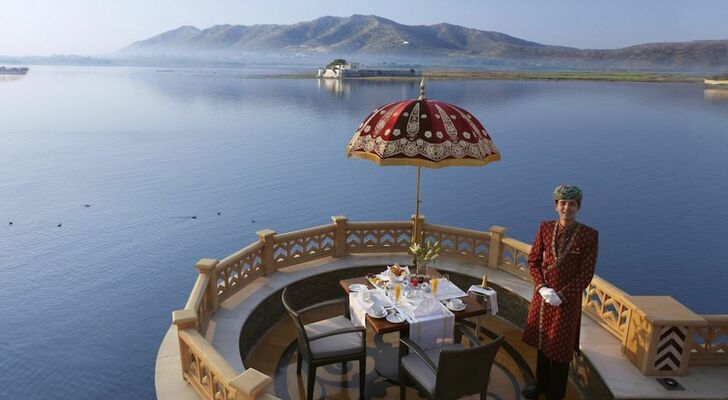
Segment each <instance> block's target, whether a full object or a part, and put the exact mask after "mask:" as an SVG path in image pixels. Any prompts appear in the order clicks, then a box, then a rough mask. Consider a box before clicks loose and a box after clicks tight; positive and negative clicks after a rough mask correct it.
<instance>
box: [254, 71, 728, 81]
mask: <svg viewBox="0 0 728 400" xmlns="http://www.w3.org/2000/svg"><path fill="white" fill-rule="evenodd" d="M268 77H278V78H292V79H296V78H299V79H307V78H314V77H315V74H308V73H306V74H287V75H276V76H268ZM422 77H424V78H425V79H433V80H554V81H560V80H571V81H615V82H690V83H702V82H703V79H705V76H699V75H688V74H676V73H654V72H632V71H478V70H426V69H425V70H423V71H422ZM347 79H358V80H362V79H365V80H379V81H386V80H408V79H409V80H411V79H415V80H419V79H420V78H419V77H417V78H401V77H371V78H347ZM714 79H715V78H714ZM724 79H728V78H724Z"/></svg>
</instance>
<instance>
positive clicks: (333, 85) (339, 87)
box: [318, 78, 352, 96]
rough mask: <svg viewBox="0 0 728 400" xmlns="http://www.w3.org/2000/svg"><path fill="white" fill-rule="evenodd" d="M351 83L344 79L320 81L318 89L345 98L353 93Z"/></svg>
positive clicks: (322, 79)
mask: <svg viewBox="0 0 728 400" xmlns="http://www.w3.org/2000/svg"><path fill="white" fill-rule="evenodd" d="M351 86H352V85H351V83H349V82H346V81H344V80H343V79H324V78H319V79H318V87H319V88H321V87H323V88H324V89H326V90H328V91H330V92H331V93H333V94H335V95H337V96H344V95H348V94H350V93H351Z"/></svg>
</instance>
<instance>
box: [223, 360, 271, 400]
mask: <svg viewBox="0 0 728 400" xmlns="http://www.w3.org/2000/svg"><path fill="white" fill-rule="evenodd" d="M272 382H273V379H271V378H270V377H269V376H268V375H266V374H264V373H262V372H260V371H258V370H255V369H253V368H248V369H246V370H245V371H243V373H242V374H240V375H238V376H236V377H235V378H233V379H231V380H230V382H229V383H228V384H229V385H230V386H232V387H233V389H235V392H236V395H235V400H254V399H256V398H258V395H260V394H261V393H262V392H263V391H265V390H266V388H267V387H268V386H269V385H270V384H271V383H272Z"/></svg>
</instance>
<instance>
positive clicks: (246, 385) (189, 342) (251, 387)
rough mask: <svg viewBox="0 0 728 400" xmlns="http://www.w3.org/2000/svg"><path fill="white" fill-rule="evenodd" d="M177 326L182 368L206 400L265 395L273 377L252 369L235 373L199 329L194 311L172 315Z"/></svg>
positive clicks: (250, 399)
mask: <svg viewBox="0 0 728 400" xmlns="http://www.w3.org/2000/svg"><path fill="white" fill-rule="evenodd" d="M172 323H173V324H174V325H175V326H176V327H177V338H178V341H179V352H180V364H181V365H180V367H181V369H182V376H183V378H184V379H185V381H187V383H189V384H190V386H192V388H193V389H194V390H195V391H196V392H197V394H198V395H199V396H200V398H202V399H205V400H253V399H257V398H260V397H261V395H263V394H264V393H263V392H264V391H265V389H266V387H267V386H268V385H270V383H271V382H272V380H271V378H270V377H268V376H267V375H265V374H262V373H260V372H258V371H256V370H254V369H252V368H249V369H247V370H245V371H243V373H241V374H238V373H236V372H235V371H234V370H233V369H232V368H231V367H230V365H229V364H228V363H227V362H226V361H225V359H224V358H223V357H222V356H221V355H220V353H218V352H217V350H215V348H214V347H213V346H212V345H211V344H210V342H208V341H207V339H205V337H204V336H203V335H202V334H201V333H200V332H199V330H198V329H197V327H198V326H200V324H199V321H197V315H196V312H195V311H194V310H190V309H185V310H180V311H175V312H174V313H172Z"/></svg>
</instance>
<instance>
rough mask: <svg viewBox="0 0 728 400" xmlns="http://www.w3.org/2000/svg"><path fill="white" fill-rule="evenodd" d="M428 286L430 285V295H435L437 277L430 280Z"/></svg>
mask: <svg viewBox="0 0 728 400" xmlns="http://www.w3.org/2000/svg"><path fill="white" fill-rule="evenodd" d="M430 286H432V295H433V296H437V278H432V279H431V280H430Z"/></svg>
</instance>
